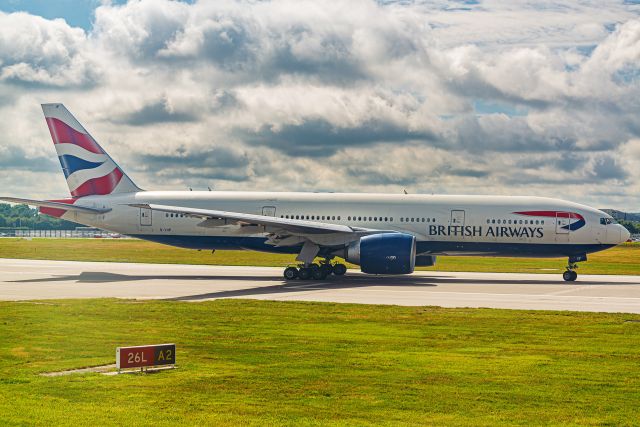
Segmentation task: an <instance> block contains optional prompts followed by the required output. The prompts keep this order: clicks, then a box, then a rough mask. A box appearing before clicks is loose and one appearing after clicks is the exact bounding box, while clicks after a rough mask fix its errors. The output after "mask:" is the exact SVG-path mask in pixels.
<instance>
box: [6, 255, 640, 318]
mask: <svg viewBox="0 0 640 427" xmlns="http://www.w3.org/2000/svg"><path fill="white" fill-rule="evenodd" d="M103 297H115V298H132V299H170V300H176V301H206V300H213V299H218V298H251V299H263V300H278V301H293V300H296V301H327V302H344V303H362V304H396V305H406V306H425V305H431V306H442V307H491V308H511V309H534V310H576V311H602V312H626V313H640V276H596V275H591V276H588V275H580V276H579V277H578V281H576V282H572V283H567V282H564V281H563V280H562V277H561V275H560V274H559V273H556V274H514V273H451V272H435V271H428V272H425V271H422V272H416V273H414V274H412V275H409V276H371V275H366V274H362V273H360V272H356V271H351V270H350V271H349V272H347V275H346V276H343V277H333V276H332V277H330V278H328V279H326V280H323V281H318V282H314V281H300V280H297V281H292V282H285V281H284V280H283V278H282V268H271V267H232V266H200V265H169V264H126V263H107V262H73V261H40V260H22V259H19V260H18V259H0V300H5V301H20V300H36V299H63V298H103Z"/></svg>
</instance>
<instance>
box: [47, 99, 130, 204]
mask: <svg viewBox="0 0 640 427" xmlns="http://www.w3.org/2000/svg"><path fill="white" fill-rule="evenodd" d="M42 111H43V112H44V117H45V119H46V120H47V126H49V132H50V133H51V138H52V139H53V144H54V146H55V148H56V152H57V153H58V159H59V160H60V164H61V165H62V172H63V173H64V176H65V178H66V180H67V185H68V186H69V191H70V192H71V196H72V197H74V198H78V197H84V196H92V195H105V194H116V193H132V192H136V191H141V190H140V188H139V187H138V186H137V185H135V184H134V183H133V181H132V180H131V179H130V178H129V177H128V176H127V175H126V174H125V173H124V171H123V170H122V169H121V168H120V167H119V166H118V165H117V164H116V163H115V162H114V161H113V159H112V158H111V157H110V156H109V155H108V154H107V152H106V151H104V150H103V149H102V147H100V145H99V144H98V142H97V141H96V140H95V139H93V137H92V136H91V135H90V134H89V132H87V131H86V130H85V128H84V127H83V126H82V125H81V124H80V122H78V120H76V118H75V117H73V115H72V114H71V113H70V112H69V110H67V109H66V108H65V106H64V105H62V104H42Z"/></svg>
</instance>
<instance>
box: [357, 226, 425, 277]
mask: <svg viewBox="0 0 640 427" xmlns="http://www.w3.org/2000/svg"><path fill="white" fill-rule="evenodd" d="M345 252H346V253H345V255H346V256H345V259H346V260H347V261H349V262H351V263H353V264H359V265H360V270H362V272H363V273H368V274H410V273H413V270H414V268H415V262H416V238H415V237H414V236H412V235H410V234H405V233H381V234H374V235H371V236H365V237H363V238H361V239H360V241H358V242H353V243H352V244H350V245H349V246H348V247H347V249H346V251H345Z"/></svg>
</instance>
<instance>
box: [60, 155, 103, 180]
mask: <svg viewBox="0 0 640 427" xmlns="http://www.w3.org/2000/svg"><path fill="white" fill-rule="evenodd" d="M58 159H60V164H61V165H62V171H63V172H64V177H65V178H69V175H71V174H72V173H74V172H77V171H79V170H84V169H93V168H97V167H98V166H101V165H102V163H104V162H102V163H94V162H89V161H87V160H83V159H81V158H79V157H76V156H72V155H70V154H65V155H63V156H58Z"/></svg>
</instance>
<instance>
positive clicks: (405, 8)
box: [0, 0, 640, 212]
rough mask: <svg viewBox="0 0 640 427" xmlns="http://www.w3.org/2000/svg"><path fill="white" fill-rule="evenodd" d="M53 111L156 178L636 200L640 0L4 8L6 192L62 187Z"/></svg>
mask: <svg viewBox="0 0 640 427" xmlns="http://www.w3.org/2000/svg"><path fill="white" fill-rule="evenodd" d="M54 5H55V6H54ZM50 102H62V103H64V104H65V105H66V106H67V108H68V109H69V110H70V111H71V112H72V113H73V114H74V115H75V116H76V118H77V119H78V120H79V121H80V122H81V123H83V125H84V127H85V128H87V129H88V130H89V131H90V133H91V134H92V135H93V137H94V138H95V139H96V140H98V142H99V143H100V144H101V145H102V146H103V148H104V149H105V150H106V151H108V152H109V153H110V154H111V156H112V157H113V158H114V159H115V160H116V162H118V163H119V164H120V166H121V167H123V169H124V170H125V171H126V172H127V173H128V175H129V176H130V177H131V178H132V179H133V180H134V181H135V182H136V184H138V186H140V187H141V188H144V189H155V190H161V189H167V190H170V189H172V190H180V189H187V188H189V187H191V188H193V189H205V190H206V189H207V187H212V188H214V189H216V190H259V191H336V192H338V191H340V192H342V191H349V192H384V193H402V191H403V190H404V189H406V190H407V191H408V192H409V193H424V194H433V193H435V194H500V195H535V196H549V197H558V198H562V199H567V200H572V201H576V202H581V203H586V204H589V205H592V206H595V207H601V208H617V209H621V210H627V211H636V212H637V211H640V167H639V166H640V0H637V1H632V0H618V1H606V0H599V1H590V0H581V1H545V0H540V1H527V0H522V1H518V2H513V1H495V0H493V1H492V0H486V1H484V0H466V1H464V0H460V1H446V0H414V1H411V0H402V1H392V0H378V1H373V0H346V1H340V0H332V1H319V0H317V1H307V0H272V1H267V0H265V1H256V0H252V1H226V0H216V1H188V2H187V1H184V2H179V1H169V0H131V1H128V2H126V1H124V0H122V1H106V0H103V1H98V0H80V1H70V0H60V1H56V2H50V1H37V0H30V1H23V0H0V117H2V120H0V171H1V172H2V173H0V193H2V194H3V195H7V196H9V195H13V196H18V197H34V198H55V197H65V196H67V195H68V188H67V186H66V184H65V181H64V176H63V174H62V173H61V171H60V166H59V163H58V161H57V158H56V155H55V151H54V149H53V146H52V142H51V139H50V136H49V133H48V130H47V127H46V124H45V121H44V118H43V116H42V111H41V109H40V104H41V103H50Z"/></svg>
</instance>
